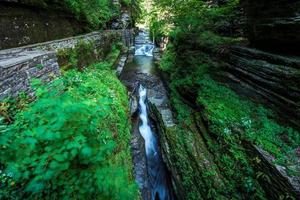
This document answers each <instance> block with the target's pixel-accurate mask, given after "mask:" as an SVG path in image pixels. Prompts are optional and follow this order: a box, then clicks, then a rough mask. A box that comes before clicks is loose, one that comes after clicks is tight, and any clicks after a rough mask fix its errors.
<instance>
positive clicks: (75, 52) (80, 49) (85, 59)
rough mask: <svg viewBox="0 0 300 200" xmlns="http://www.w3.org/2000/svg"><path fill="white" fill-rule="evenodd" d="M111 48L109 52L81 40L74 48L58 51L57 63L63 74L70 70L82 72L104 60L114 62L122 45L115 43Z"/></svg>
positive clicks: (92, 43)
mask: <svg viewBox="0 0 300 200" xmlns="http://www.w3.org/2000/svg"><path fill="white" fill-rule="evenodd" d="M113 40H114V39H113ZM112 42H115V41H112ZM112 48H113V49H111V48H109V50H106V47H103V48H96V47H95V44H94V42H92V41H89V42H85V41H82V40H81V41H80V42H79V43H78V44H77V45H76V46H75V47H74V48H70V49H63V50H59V51H58V53H57V57H58V63H59V66H61V69H62V71H63V72H64V71H68V70H70V69H77V70H79V71H83V70H84V68H85V67H86V66H89V65H92V64H95V63H97V62H98V61H100V60H103V59H104V58H105V62H111V61H112V60H113V61H115V60H116V58H117V57H118V56H119V54H120V53H121V50H120V49H121V48H122V44H120V43H115V44H114V45H112ZM106 57H107V58H106ZM112 64H114V63H112Z"/></svg>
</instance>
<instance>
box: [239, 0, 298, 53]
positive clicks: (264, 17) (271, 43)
mask: <svg viewBox="0 0 300 200" xmlns="http://www.w3.org/2000/svg"><path fill="white" fill-rule="evenodd" d="M242 5H243V7H244V9H245V13H246V16H247V27H248V31H247V35H248V38H249V40H250V42H251V43H252V44H253V45H254V46H256V47H262V48H267V49H270V50H274V49H276V50H280V51H286V50H287V49H289V50H299V49H300V1H295V0H292V1H287V0H243V1H242ZM274 47H275V48H274ZM298 53H299V51H298Z"/></svg>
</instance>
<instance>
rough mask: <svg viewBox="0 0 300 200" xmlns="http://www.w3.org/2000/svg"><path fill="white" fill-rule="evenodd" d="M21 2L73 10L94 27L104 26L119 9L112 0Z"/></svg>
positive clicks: (39, 0) (36, 0) (32, 0)
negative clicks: (113, 4)
mask: <svg viewBox="0 0 300 200" xmlns="http://www.w3.org/2000/svg"><path fill="white" fill-rule="evenodd" d="M21 3H24V4H28V5H33V6H36V7H42V8H46V9H47V8H56V9H61V10H65V11H67V12H71V13H73V14H74V16H75V17H76V18H77V19H79V20H82V21H87V22H88V23H89V25H90V26H91V27H92V28H93V29H94V28H101V27H102V28H104V27H105V23H106V22H108V21H109V20H110V19H111V18H112V17H113V15H114V13H115V11H116V10H117V8H114V7H113V6H112V4H111V1H110V0H62V1H59V0H54V1H49V0H23V1H21Z"/></svg>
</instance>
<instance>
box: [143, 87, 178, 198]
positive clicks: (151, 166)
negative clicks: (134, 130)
mask: <svg viewBox="0 0 300 200" xmlns="http://www.w3.org/2000/svg"><path fill="white" fill-rule="evenodd" d="M146 101H147V89H146V88H144V87H143V86H142V85H140V87H139V109H140V114H139V117H140V120H141V124H140V126H139V131H140V134H141V135H142V137H143V138H144V140H145V150H146V158H147V170H148V176H149V184H150V187H151V188H150V189H151V199H152V200H171V199H173V197H172V194H171V191H170V190H169V183H168V180H167V175H166V170H165V165H164V163H163V160H162V157H161V154H160V153H159V148H158V144H157V139H156V137H155V134H154V132H153V130H152V129H151V126H150V123H151V122H150V121H149V118H148V113H147V103H146Z"/></svg>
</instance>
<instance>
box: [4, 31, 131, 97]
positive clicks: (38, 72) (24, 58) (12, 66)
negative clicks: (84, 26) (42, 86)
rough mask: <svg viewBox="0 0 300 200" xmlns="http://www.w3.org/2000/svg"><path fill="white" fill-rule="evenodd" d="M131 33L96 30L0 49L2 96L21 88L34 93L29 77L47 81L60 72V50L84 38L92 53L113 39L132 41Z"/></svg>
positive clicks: (10, 94)
mask: <svg viewBox="0 0 300 200" xmlns="http://www.w3.org/2000/svg"><path fill="white" fill-rule="evenodd" d="M128 33H132V32H131V31H129V30H126V34H124V31H104V32H93V33H90V34H86V35H81V36H77V37H71V38H65V39H61V40H54V41H49V42H45V43H39V44H34V45H29V46H23V47H19V48H13V49H6V50H2V51H0V99H3V98H5V97H8V96H13V97H15V96H17V95H18V94H19V92H21V91H24V92H27V93H31V90H30V80H31V79H32V78H40V79H42V80H43V81H46V82H48V81H50V80H51V79H53V78H54V77H56V76H59V75H60V69H59V64H60V62H58V58H57V57H58V56H57V54H58V52H59V51H64V50H72V49H74V48H75V47H76V45H77V44H79V43H82V42H86V43H91V44H92V49H91V50H90V51H93V52H91V53H92V54H93V53H94V52H96V51H97V52H99V51H105V49H106V50H107V49H110V47H111V45H112V44H113V42H115V41H120V40H122V39H123V42H124V43H125V44H128V45H131V44H130V43H131V41H132V38H131V37H132V35H131V34H128ZM124 35H126V37H124ZM128 35H129V36H128ZM127 36H128V37H127ZM83 59H84V58H83ZM97 59H98V60H99V59H101V57H97Z"/></svg>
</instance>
